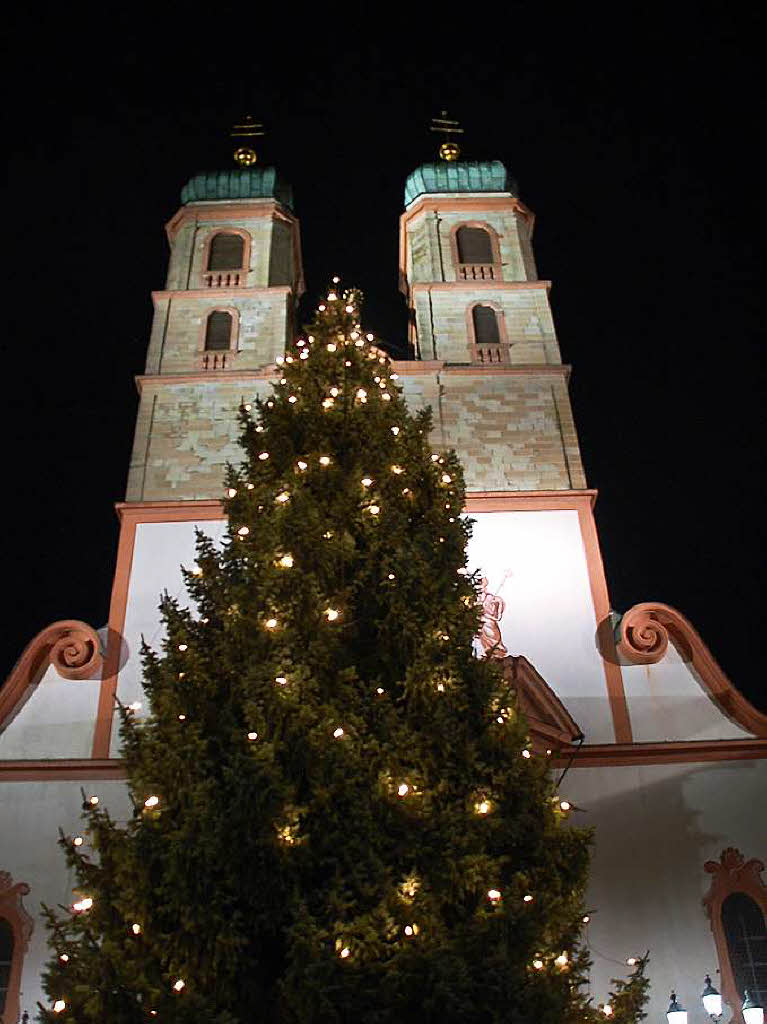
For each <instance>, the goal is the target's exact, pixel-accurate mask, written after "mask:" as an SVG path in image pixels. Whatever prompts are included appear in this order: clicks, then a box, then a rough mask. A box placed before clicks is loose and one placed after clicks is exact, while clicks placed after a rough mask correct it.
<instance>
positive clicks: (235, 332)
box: [198, 306, 240, 356]
mask: <svg viewBox="0 0 767 1024" xmlns="http://www.w3.org/2000/svg"><path fill="white" fill-rule="evenodd" d="M214 313H228V314H229V316H230V317H231V318H232V328H231V330H230V332H229V347H228V348H206V345H205V342H206V340H207V336H208V320H209V319H210V318H211V316H212V315H213V314H214ZM201 327H202V330H201V331H200V341H199V345H198V352H199V355H200V356H204V355H205V354H206V353H208V352H232V353H236V352H239V339H240V311H239V310H238V309H237V307H236V306H213V307H212V308H211V309H207V310H206V311H205V314H204V316H203V317H202V325H201Z"/></svg>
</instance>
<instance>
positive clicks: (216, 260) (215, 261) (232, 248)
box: [207, 231, 245, 270]
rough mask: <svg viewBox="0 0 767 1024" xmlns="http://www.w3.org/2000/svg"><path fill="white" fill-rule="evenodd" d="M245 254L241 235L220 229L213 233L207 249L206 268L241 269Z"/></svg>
mask: <svg viewBox="0 0 767 1024" xmlns="http://www.w3.org/2000/svg"><path fill="white" fill-rule="evenodd" d="M244 256H245V240H244V238H243V237H242V235H235V234H232V233H230V232H228V231H220V232H219V233H218V234H217V235H214V236H213V238H212V239H211V242H210V248H209V249H208V267H207V269H208V270H241V269H242V266H243V260H244Z"/></svg>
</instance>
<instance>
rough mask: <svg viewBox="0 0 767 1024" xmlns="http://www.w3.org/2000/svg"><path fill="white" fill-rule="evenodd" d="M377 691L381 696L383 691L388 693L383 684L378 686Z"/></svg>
mask: <svg viewBox="0 0 767 1024" xmlns="http://www.w3.org/2000/svg"><path fill="white" fill-rule="evenodd" d="M376 693H377V694H378V696H379V697H380V696H381V694H382V693H386V690H384V688H383V686H376Z"/></svg>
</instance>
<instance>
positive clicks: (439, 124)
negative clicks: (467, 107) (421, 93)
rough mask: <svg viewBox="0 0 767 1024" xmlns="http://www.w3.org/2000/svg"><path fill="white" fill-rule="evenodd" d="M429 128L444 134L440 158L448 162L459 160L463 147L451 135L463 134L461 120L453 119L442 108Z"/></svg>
mask: <svg viewBox="0 0 767 1024" xmlns="http://www.w3.org/2000/svg"><path fill="white" fill-rule="evenodd" d="M429 130H430V131H433V132H439V133H440V134H441V135H442V136H443V139H444V141H443V142H442V145H441V146H440V147H439V155H440V159H442V160H446V161H447V162H448V163H451V162H452V161H453V160H457V159H458V157H459V156H460V155H461V147H460V146H459V145H458V143H457V142H453V140H452V139H451V135H463V128H461V126H460V122H459V121H452V120H451V119H450V118H449V117H448V116H447V111H446V110H440V112H439V117H435V118H432V122H431V125H430V129H429Z"/></svg>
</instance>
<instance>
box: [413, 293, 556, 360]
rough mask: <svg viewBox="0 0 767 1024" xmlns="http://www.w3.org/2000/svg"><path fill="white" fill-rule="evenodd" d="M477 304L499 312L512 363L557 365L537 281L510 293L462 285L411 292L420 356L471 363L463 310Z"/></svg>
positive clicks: (547, 309) (551, 326) (546, 304)
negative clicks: (504, 325)
mask: <svg viewBox="0 0 767 1024" xmlns="http://www.w3.org/2000/svg"><path fill="white" fill-rule="evenodd" d="M478 302H483V303H489V304H490V305H492V306H494V307H497V308H499V309H501V310H502V311H503V315H504V319H505V322H506V332H507V335H508V340H509V341H510V342H511V349H510V351H509V358H510V360H511V362H512V363H513V364H515V363H516V364H526V365H529V364H531V363H537V364H543V365H552V364H558V363H560V362H561V357H560V355H559V346H558V344H557V340H556V335H555V333H554V320H553V318H552V315H551V307H550V305H549V299H548V293H547V290H546V288H545V287H542V286H541V285H539V284H537V283H536V284H535V285H531V286H530V287H528V288H525V287H522V288H514V289H506V288H503V287H499V288H497V289H496V288H472V287H470V286H461V285H454V286H452V287H449V288H447V287H445V286H442V287H441V288H431V289H429V288H426V287H422V288H418V289H415V290H414V292H413V303H414V306H415V314H416V326H417V329H418V339H419V343H420V347H421V358H422V359H442V360H445V361H446V362H450V363H469V362H471V361H472V354H471V348H470V343H469V340H468V333H467V312H468V311H469V309H470V308H471V307H472V306H473V305H475V304H476V303H478Z"/></svg>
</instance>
